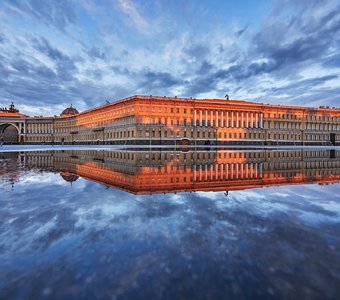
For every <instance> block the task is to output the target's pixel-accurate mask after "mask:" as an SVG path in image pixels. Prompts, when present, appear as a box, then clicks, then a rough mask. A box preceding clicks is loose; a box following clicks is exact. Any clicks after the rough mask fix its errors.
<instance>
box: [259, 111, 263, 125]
mask: <svg viewBox="0 0 340 300" xmlns="http://www.w3.org/2000/svg"><path fill="white" fill-rule="evenodd" d="M260 126H261V128H263V113H261V114H260Z"/></svg>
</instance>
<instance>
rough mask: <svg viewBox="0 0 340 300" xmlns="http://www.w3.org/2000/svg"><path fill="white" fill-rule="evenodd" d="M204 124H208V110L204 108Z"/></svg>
mask: <svg viewBox="0 0 340 300" xmlns="http://www.w3.org/2000/svg"><path fill="white" fill-rule="evenodd" d="M205 126H208V111H207V110H205Z"/></svg>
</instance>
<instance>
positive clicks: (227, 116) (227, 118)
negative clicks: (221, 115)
mask: <svg viewBox="0 0 340 300" xmlns="http://www.w3.org/2000/svg"><path fill="white" fill-rule="evenodd" d="M225 119H226V122H227V123H226V124H227V125H226V126H227V127H229V112H228V111H227V114H226V118H225Z"/></svg>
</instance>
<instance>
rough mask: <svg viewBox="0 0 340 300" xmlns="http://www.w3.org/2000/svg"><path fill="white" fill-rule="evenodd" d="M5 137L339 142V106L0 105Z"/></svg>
mask: <svg viewBox="0 0 340 300" xmlns="http://www.w3.org/2000/svg"><path fill="white" fill-rule="evenodd" d="M0 138H3V139H4V141H5V142H9V143H32V144H35V143H44V142H46V143H52V142H53V143H65V144H141V145H142V144H145V145H149V144H162V145H174V144H181V145H202V144H208V145H212V144H236V145H237V144H254V145H277V144H279V145H286V144H287V145H288V144H295V145H300V144H304V145H330V144H332V145H340V109H339V108H334V107H333V108H330V107H320V108H308V107H301V106H284V105H269V104H260V103H253V102H246V101H239V100H225V99H194V98H177V97H157V96H132V97H129V98H126V99H122V100H119V101H117V102H113V103H107V104H105V105H102V106H99V107H96V108H93V109H90V110H87V111H84V112H81V113H79V112H78V111H77V110H76V109H75V108H74V107H72V106H71V107H69V108H67V109H65V110H64V111H63V112H62V113H61V115H60V116H55V117H29V116H26V115H23V114H20V113H19V111H18V110H17V109H16V108H15V107H14V105H13V104H12V105H11V107H10V108H9V109H1V110H0Z"/></svg>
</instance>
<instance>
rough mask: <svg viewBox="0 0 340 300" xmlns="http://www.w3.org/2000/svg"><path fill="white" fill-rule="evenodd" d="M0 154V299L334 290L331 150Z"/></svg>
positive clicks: (338, 269)
mask: <svg viewBox="0 0 340 300" xmlns="http://www.w3.org/2000/svg"><path fill="white" fill-rule="evenodd" d="M0 155H1V156H2V157H1V159H0V164H1V168H0V219H1V222H0V299H91V300H92V299H254V298H258V299H273V298H274V299H295V298H298V299H300V298H301V299H336V298H337V296H338V295H339V293H340V289H339V283H340V256H339V253H340V235H339V232H340V201H339V197H338V195H339V193H340V188H339V184H328V183H334V182H338V181H339V169H340V168H339V153H338V152H337V151H334V152H330V151H301V150H294V151H267V152H264V151H263V152H261V151H249V152H243V151H227V150H222V151H217V152H214V151H198V152H195V151H193V152H191V151H189V152H181V151H172V150H171V151H164V150H162V151H156V152H150V151H144V150H142V151H135V152H131V151H128V150H120V151H108V152H107V151H73V152H40V153H33V152H32V153H29V152H27V153H13V154H0ZM184 178H186V179H184ZM98 183H100V184H98ZM305 183H308V184H305ZM309 183H318V184H309ZM103 184H104V185H103ZM302 184H303V185H302ZM263 186H271V187H270V188H260V189H257V188H256V187H263ZM110 187H117V188H118V189H116V188H110ZM227 190H228V191H231V192H230V193H229V195H228V197H225V192H226V191H227ZM126 191H127V192H126ZM180 191H196V192H194V193H181V192H180ZM216 191H221V192H216ZM165 192H166V193H167V194H164V193H165ZM168 192H169V193H168ZM174 192H178V193H176V194H175V193H174ZM134 193H135V194H137V195H134Z"/></svg>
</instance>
